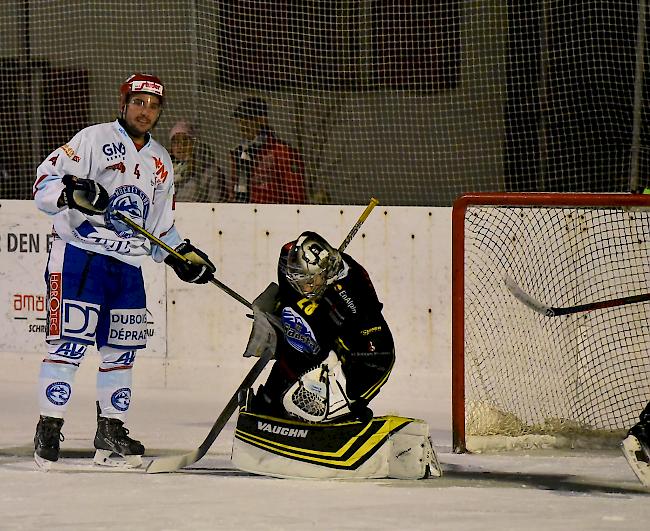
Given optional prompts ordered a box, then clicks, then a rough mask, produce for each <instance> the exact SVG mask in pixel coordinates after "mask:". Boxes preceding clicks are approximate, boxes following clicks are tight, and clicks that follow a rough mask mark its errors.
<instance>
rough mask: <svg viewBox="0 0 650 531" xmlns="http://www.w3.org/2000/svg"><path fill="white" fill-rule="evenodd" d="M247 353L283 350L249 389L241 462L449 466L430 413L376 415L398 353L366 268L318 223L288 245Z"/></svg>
mask: <svg viewBox="0 0 650 531" xmlns="http://www.w3.org/2000/svg"><path fill="white" fill-rule="evenodd" d="M253 318H254V322H253V329H252V332H251V335H250V338H249V341H248V345H247V348H246V352H245V353H244V356H261V355H262V353H263V352H265V351H266V350H271V351H272V352H273V353H274V359H275V361H274V364H273V366H272V368H271V371H270V373H269V376H268V379H267V380H266V381H265V382H264V384H262V385H260V386H259V388H258V389H257V391H256V392H253V390H252V389H247V390H246V392H245V393H243V394H242V396H241V397H240V412H239V417H238V420H237V428H236V431H235V439H234V442H233V453H232V459H233V464H234V465H235V466H236V467H237V468H239V469H242V470H245V471H249V472H254V473H258V474H265V475H271V476H277V477H306V478H386V477H393V478H405V479H419V478H424V477H428V476H430V475H433V476H441V475H442V471H441V468H440V465H439V462H438V459H437V457H436V453H435V450H434V448H433V446H432V445H431V441H430V438H429V427H428V425H427V424H426V423H425V422H423V421H422V420H417V419H411V418H404V417H396V416H383V417H373V412H372V411H371V409H370V408H369V407H368V404H369V403H370V401H371V400H372V399H373V398H374V397H375V396H376V395H377V393H379V391H380V389H381V387H382V386H383V385H384V384H385V383H386V381H387V380H388V377H389V375H390V372H391V369H392V367H393V364H394V362H395V350H394V344H393V337H392V335H391V332H390V329H389V327H388V325H387V324H386V321H385V320H384V317H383V315H382V304H381V303H380V302H379V300H378V298H377V295H376V293H375V289H374V287H373V285H372V282H371V280H370V278H369V276H368V274H367V272H366V271H365V269H364V268H363V267H362V266H361V265H360V264H358V263H357V262H356V261H355V260H354V259H353V258H352V257H351V256H349V255H348V254H345V253H342V252H339V251H338V250H336V249H335V248H333V247H332V246H331V245H330V244H329V243H328V242H327V241H325V239H323V238H322V237H321V236H320V235H318V234H316V233H314V232H304V233H303V234H301V235H300V237H299V238H297V239H296V240H295V241H292V242H289V243H287V244H285V245H284V246H283V247H282V250H281V252H280V258H279V261H278V284H277V285H276V284H271V285H270V286H269V287H268V288H267V289H266V290H265V291H264V292H263V293H262V294H261V295H260V296H259V297H258V298H257V299H255V301H254V303H253Z"/></svg>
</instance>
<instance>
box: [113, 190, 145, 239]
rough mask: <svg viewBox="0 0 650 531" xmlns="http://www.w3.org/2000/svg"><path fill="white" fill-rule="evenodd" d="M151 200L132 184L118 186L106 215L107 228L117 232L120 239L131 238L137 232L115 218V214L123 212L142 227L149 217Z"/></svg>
mask: <svg viewBox="0 0 650 531" xmlns="http://www.w3.org/2000/svg"><path fill="white" fill-rule="evenodd" d="M150 203H151V202H150V200H149V197H148V196H147V194H145V193H144V192H143V191H142V190H140V188H138V187H137V186H134V185H132V184H124V185H122V186H118V187H117V189H116V190H115V192H113V195H112V196H111V200H110V203H109V204H108V208H107V209H106V212H105V213H104V222H105V223H106V227H107V228H108V229H111V230H113V231H115V234H117V235H118V236H119V237H120V238H131V237H132V236H134V235H135V231H134V230H133V229H132V228H131V227H129V226H128V225H127V224H126V223H124V222H123V221H120V220H119V219H117V218H115V217H114V216H113V215H112V213H113V212H121V213H122V214H124V215H126V216H128V217H129V218H131V219H132V220H133V221H135V222H136V223H137V224H138V225H140V226H141V227H144V222H145V220H146V219H147V216H148V215H149V206H150Z"/></svg>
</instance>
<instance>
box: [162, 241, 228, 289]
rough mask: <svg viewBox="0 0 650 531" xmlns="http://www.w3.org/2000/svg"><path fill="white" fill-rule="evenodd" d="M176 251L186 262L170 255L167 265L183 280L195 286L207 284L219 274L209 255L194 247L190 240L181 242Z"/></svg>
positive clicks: (166, 260) (166, 261)
mask: <svg viewBox="0 0 650 531" xmlns="http://www.w3.org/2000/svg"><path fill="white" fill-rule="evenodd" d="M174 250H175V251H176V252H177V253H178V254H180V255H181V256H183V257H185V259H186V260H181V259H179V258H176V257H175V256H174V255H172V254H170V255H168V256H167V258H165V263H166V264H167V265H169V266H171V268H172V269H173V270H174V272H175V273H176V274H177V275H178V278H180V279H181V280H183V281H185V282H192V283H194V284H205V283H206V282H208V281H209V280H210V279H211V278H213V275H214V274H215V273H216V272H217V268H216V267H215V265H214V264H213V263H212V262H210V259H209V258H208V255H207V254H205V253H204V252H203V251H201V250H200V249H197V248H196V247H194V246H193V245H192V244H191V243H190V240H188V239H186V240H185V241H183V242H181V243H180V244H179V245H178V247H176V249H174ZM188 260H189V262H188Z"/></svg>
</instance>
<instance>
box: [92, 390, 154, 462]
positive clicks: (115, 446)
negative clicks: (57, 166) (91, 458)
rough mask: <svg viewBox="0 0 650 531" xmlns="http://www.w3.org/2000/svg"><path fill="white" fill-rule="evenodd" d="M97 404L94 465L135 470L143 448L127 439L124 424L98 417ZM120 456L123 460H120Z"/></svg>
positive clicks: (127, 432)
mask: <svg viewBox="0 0 650 531" xmlns="http://www.w3.org/2000/svg"><path fill="white" fill-rule="evenodd" d="M100 413H101V410H100V408H99V402H98V403H97V432H96V433H95V449H96V450H97V451H96V452H95V463H96V464H98V465H104V466H114V467H123V468H137V467H139V466H141V465H142V455H143V454H144V446H143V445H142V443H141V442H140V441H136V440H135V439H132V438H131V437H129V430H128V429H126V428H125V427H124V422H122V421H121V420H119V419H111V418H108V417H102V416H100ZM120 456H121V457H122V458H124V459H120Z"/></svg>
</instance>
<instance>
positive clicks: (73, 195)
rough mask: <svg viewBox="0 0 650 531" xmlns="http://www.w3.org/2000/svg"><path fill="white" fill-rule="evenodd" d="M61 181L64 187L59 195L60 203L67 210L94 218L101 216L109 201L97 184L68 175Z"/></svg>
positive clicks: (105, 192)
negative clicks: (65, 206)
mask: <svg viewBox="0 0 650 531" xmlns="http://www.w3.org/2000/svg"><path fill="white" fill-rule="evenodd" d="M61 181H62V182H63V184H64V185H65V189H64V190H63V194H61V199H62V203H63V205H67V207H68V208H74V209H76V210H79V211H80V212H83V213H84V214H88V215H90V216H94V215H97V214H103V213H104V211H105V210H106V208H107V207H108V203H109V200H110V198H109V197H108V192H107V191H106V189H105V188H104V187H103V186H102V185H101V184H99V183H98V182H95V181H93V180H92V179H80V178H79V177H76V176H74V175H70V174H66V175H64V176H63V179H61ZM63 205H61V206H63Z"/></svg>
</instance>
